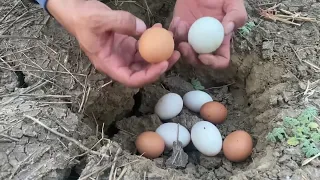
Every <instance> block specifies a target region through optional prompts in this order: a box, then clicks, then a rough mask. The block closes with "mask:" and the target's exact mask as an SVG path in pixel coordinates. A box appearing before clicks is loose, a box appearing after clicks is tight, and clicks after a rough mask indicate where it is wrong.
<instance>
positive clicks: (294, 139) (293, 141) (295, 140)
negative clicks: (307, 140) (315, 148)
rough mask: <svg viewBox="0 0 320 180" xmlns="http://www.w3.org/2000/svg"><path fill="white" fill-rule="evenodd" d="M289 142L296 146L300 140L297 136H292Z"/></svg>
mask: <svg viewBox="0 0 320 180" xmlns="http://www.w3.org/2000/svg"><path fill="white" fill-rule="evenodd" d="M287 143H288V144H289V145H291V146H296V145H298V144H299V141H298V139H297V138H296V137H291V138H289V139H288V140H287Z"/></svg>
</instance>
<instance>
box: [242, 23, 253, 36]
mask: <svg viewBox="0 0 320 180" xmlns="http://www.w3.org/2000/svg"><path fill="white" fill-rule="evenodd" d="M255 26H256V25H255V24H254V22H252V21H250V22H247V23H246V24H245V25H244V26H242V27H241V28H239V33H240V34H241V35H242V36H245V35H248V34H249V33H250V32H251V30H252V29H253V28H254V27H255Z"/></svg>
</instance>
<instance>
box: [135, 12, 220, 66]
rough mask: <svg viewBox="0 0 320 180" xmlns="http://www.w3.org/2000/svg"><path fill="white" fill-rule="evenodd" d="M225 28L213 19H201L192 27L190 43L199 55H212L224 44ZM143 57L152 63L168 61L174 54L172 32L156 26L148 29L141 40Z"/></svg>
mask: <svg viewBox="0 0 320 180" xmlns="http://www.w3.org/2000/svg"><path fill="white" fill-rule="evenodd" d="M223 39H224V28H223V26H222V24H221V22H220V21H219V20H217V19H215V18H213V17H201V18H199V19H197V20H196V21H195V22H194V23H193V24H192V25H191V27H190V29H189V32H188V43H189V44H190V45H191V47H192V48H193V49H194V51H195V52H197V53H199V54H206V53H212V52H214V51H216V50H217V49H218V48H219V47H220V46H221V44H222V42H223ZM138 49H139V53H140V55H141V57H142V58H143V59H144V60H145V61H147V62H149V63H151V64H155V63H160V62H162V61H166V60H168V59H169V58H170V57H171V55H172V54H173V52H174V39H173V35H172V33H171V32H170V31H168V30H166V29H164V28H162V27H159V26H154V27H152V28H149V29H147V30H146V31H145V32H144V33H143V34H142V36H141V37H140V39H139V46H138Z"/></svg>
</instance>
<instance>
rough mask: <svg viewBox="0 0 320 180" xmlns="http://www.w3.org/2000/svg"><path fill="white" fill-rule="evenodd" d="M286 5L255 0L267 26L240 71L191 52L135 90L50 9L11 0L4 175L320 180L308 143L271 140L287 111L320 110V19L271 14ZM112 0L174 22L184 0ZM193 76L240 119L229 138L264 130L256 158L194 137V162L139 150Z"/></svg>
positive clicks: (2, 43) (239, 51) (253, 18)
mask: <svg viewBox="0 0 320 180" xmlns="http://www.w3.org/2000/svg"><path fill="white" fill-rule="evenodd" d="M22 2H23V3H22ZM146 2H147V5H148V6H147V5H146ZM276 3H279V2H278V1H268V3H265V2H264V1H261V2H259V1H251V0H248V1H246V8H247V11H248V13H249V22H254V23H255V26H254V27H252V29H250V30H249V33H248V34H240V33H239V32H244V31H239V32H238V33H237V34H236V36H235V38H234V41H233V49H232V50H233V52H232V59H231V60H232V64H231V66H230V68H229V69H227V70H224V71H222V72H221V71H219V72H215V71H213V70H210V69H200V68H193V67H190V66H189V65H187V64H185V63H183V60H181V61H179V63H177V64H176V65H175V66H174V67H173V69H172V70H170V72H168V73H167V74H166V75H165V76H163V77H162V78H161V80H159V81H158V82H156V83H154V84H152V85H148V86H146V87H144V88H142V89H128V88H124V87H123V86H122V85H120V84H118V83H116V82H112V81H111V79H110V78H108V77H107V76H105V75H102V74H99V73H98V72H96V71H95V69H94V67H92V66H91V64H90V62H89V60H88V59H87V57H86V56H85V55H84V54H83V52H81V50H80V48H79V46H78V44H77V42H76V41H75V39H74V37H72V36H70V35H69V34H68V33H67V32H66V31H65V30H64V29H63V28H62V27H61V26H60V25H59V24H58V23H57V22H56V21H55V20H54V19H52V18H49V16H48V15H47V14H45V13H43V11H42V10H41V9H39V7H38V6H35V5H33V4H30V3H27V2H25V1H20V0H15V1H7V0H1V1H0V63H1V65H0V77H1V81H0V82H1V85H2V87H1V88H0V98H1V101H0V106H1V110H0V117H1V119H0V157H1V159H2V161H1V163H0V168H1V170H0V179H54V180H56V179H72V178H74V179H75V178H76V177H75V176H80V179H94V178H96V177H99V178H100V179H108V178H109V177H111V178H110V179H112V178H113V177H115V178H113V179H117V178H119V179H121V178H122V179H128V180H135V179H139V180H140V179H220V180H223V179H234V180H247V179H254V180H260V179H263V180H264V179H281V180H282V179H283V180H288V179H291V180H301V179H303V180H309V179H310V180H314V179H320V170H319V166H320V161H319V158H315V159H314V160H312V161H311V162H310V163H308V164H306V165H304V166H302V162H303V161H304V160H306V159H307V157H305V155H304V153H303V152H301V149H300V148H299V146H289V145H288V144H287V143H286V142H285V141H284V142H278V143H273V142H270V141H268V140H267V139H266V136H267V134H268V133H269V132H271V131H272V129H273V128H274V127H280V126H281V124H282V119H283V118H284V117H286V116H289V117H296V116H297V115H299V113H300V112H302V111H303V110H305V108H307V107H309V106H314V107H316V108H318V109H320V98H319V95H320V94H319V90H320V87H319V84H320V73H319V72H320V68H319V67H320V59H319V57H320V47H319V46H320V39H319V38H320V36H319V29H320V23H319V22H306V21H302V22H297V23H300V24H301V25H300V26H297V25H292V24H289V23H290V22H289V23H288V22H281V21H276V22H274V21H271V20H270V19H266V18H265V17H263V16H261V15H264V16H266V14H265V13H266V11H263V12H264V14H261V12H262V11H261V9H263V10H266V9H268V8H270V7H272V6H274V5H275V4H276ZM107 4H108V5H109V6H110V7H112V8H114V9H124V10H128V11H130V12H132V13H134V14H135V15H137V16H138V17H140V18H142V19H145V21H146V22H147V23H148V24H149V25H152V24H153V23H156V22H161V23H162V24H164V25H165V26H166V27H168V25H169V23H170V20H171V19H170V17H171V14H170V12H172V9H173V6H174V1H171V0H167V1H159V0H156V1H150V0H149V1H144V0H141V1H140V0H139V1H137V2H136V3H130V2H128V3H123V2H118V3H115V2H114V1H111V2H109V1H108V2H107ZM148 8H149V9H150V10H148ZM276 9H277V10H278V11H280V9H283V10H286V11H290V12H293V13H296V12H302V14H301V16H303V17H313V18H316V19H317V20H319V19H320V3H319V2H318V1H315V0H303V1H292V0H287V1H281V4H280V5H279V6H277V7H276ZM269 10H271V9H269ZM283 12H285V11H282V12H280V13H281V14H283ZM269 13H270V11H269ZM295 15H297V14H295ZM295 22H296V21H295ZM192 78H197V79H198V80H199V81H200V82H201V84H202V85H203V86H204V87H205V88H206V92H208V93H210V94H211V95H212V97H213V98H214V100H216V101H219V102H222V103H223V104H225V105H226V106H227V108H228V112H229V114H228V118H227V120H226V122H225V123H224V124H222V125H220V126H218V128H219V129H220V131H221V133H222V135H223V136H226V135H227V134H228V133H230V132H232V131H234V130H238V129H244V130H246V131H248V132H250V133H251V135H252V136H253V138H254V145H255V147H254V151H253V154H252V156H251V157H250V158H249V159H248V160H247V161H246V162H243V163H231V162H229V161H228V160H227V159H225V158H224V156H223V154H219V155H218V156H216V157H205V156H203V155H201V154H200V153H198V152H197V151H196V150H195V149H194V148H193V147H191V146H190V147H189V146H188V147H187V148H186V149H185V152H187V154H188V155H189V159H188V164H187V166H186V168H183V169H170V168H167V167H165V163H164V162H165V160H166V159H167V158H168V157H169V156H170V154H164V156H163V157H161V158H158V159H156V160H153V161H151V160H148V159H145V158H143V157H140V156H138V155H136V150H135V147H134V143H133V142H134V140H135V137H136V135H138V134H139V133H141V132H143V131H145V130H155V129H156V128H157V127H158V125H159V124H161V121H160V120H159V119H158V117H157V116H155V115H154V114H153V106H154V104H155V103H156V102H157V99H158V98H159V97H161V96H162V95H163V94H165V93H167V92H169V91H171V92H176V93H179V94H181V95H183V94H184V93H185V92H187V91H189V90H192V89H193V85H192V84H191V79H192ZM199 120H200V119H199V117H198V115H197V114H194V113H191V112H189V111H188V110H187V109H184V110H183V112H182V113H181V114H180V115H179V116H178V117H176V118H174V119H173V121H174V122H179V123H181V124H182V125H184V126H186V127H187V128H190V127H191V126H192V124H193V123H195V122H197V121H199ZM39 122H40V123H41V122H42V123H43V124H42V125H40V124H39ZM318 123H319V122H318ZM44 126H48V128H47V129H46V127H44ZM56 132H58V133H56ZM59 132H60V134H59ZM101 132H102V133H101ZM318 146H319V144H318ZM88 148H89V149H88ZM91 148H92V150H91ZM318 148H320V147H318ZM70 174H71V175H70Z"/></svg>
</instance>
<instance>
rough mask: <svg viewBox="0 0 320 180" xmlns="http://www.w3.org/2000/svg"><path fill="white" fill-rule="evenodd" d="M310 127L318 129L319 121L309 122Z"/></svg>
mask: <svg viewBox="0 0 320 180" xmlns="http://www.w3.org/2000/svg"><path fill="white" fill-rule="evenodd" d="M308 126H309V128H311V129H317V128H318V127H319V125H318V124H317V123H315V122H311V123H309V125H308Z"/></svg>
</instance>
